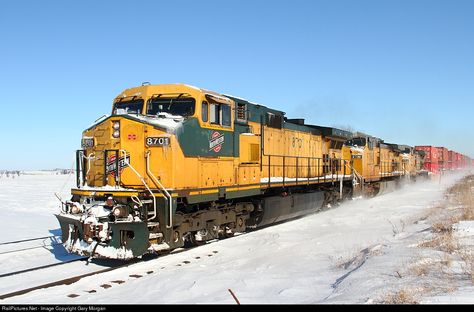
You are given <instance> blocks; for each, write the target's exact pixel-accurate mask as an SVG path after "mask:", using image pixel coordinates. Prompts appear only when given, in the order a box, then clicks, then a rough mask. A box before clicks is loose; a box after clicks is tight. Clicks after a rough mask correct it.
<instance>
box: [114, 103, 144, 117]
mask: <svg viewBox="0 0 474 312" xmlns="http://www.w3.org/2000/svg"><path fill="white" fill-rule="evenodd" d="M142 109H143V100H133V101H123V102H116V103H115V104H114V109H113V111H112V115H121V114H141V113H142Z"/></svg>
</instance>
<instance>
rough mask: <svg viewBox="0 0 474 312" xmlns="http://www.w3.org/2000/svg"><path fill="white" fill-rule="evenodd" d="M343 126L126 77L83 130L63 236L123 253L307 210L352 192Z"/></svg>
mask: <svg viewBox="0 0 474 312" xmlns="http://www.w3.org/2000/svg"><path fill="white" fill-rule="evenodd" d="M350 137H351V133H349V132H346V131H342V130H339V129H335V128H329V127H320V126H314V125H306V124H304V122H303V121H302V120H301V119H287V118H285V116H284V113H283V112H281V111H277V110H273V109H270V108H268V107H265V106H263V105H259V104H255V103H251V102H249V101H246V100H243V99H239V98H235V97H232V96H226V95H221V94H218V93H215V92H211V91H207V90H203V89H199V88H196V87H192V86H187V85H182V84H173V85H145V86H140V87H136V88H131V89H127V90H125V91H124V92H122V93H121V94H119V95H118V96H117V97H116V98H115V99H114V104H113V110H112V115H110V116H106V117H104V118H102V119H100V120H98V121H97V122H96V123H95V124H94V125H93V126H91V127H90V128H88V129H87V130H85V131H84V132H83V137H82V147H83V149H82V150H79V151H78V152H77V161H76V162H77V187H76V188H74V189H72V191H71V192H72V195H73V197H72V199H71V201H68V202H66V203H64V205H63V211H62V212H61V213H60V214H58V215H57V218H58V220H59V222H60V224H61V228H62V233H63V241H64V244H65V246H66V247H67V248H68V250H70V251H72V252H76V253H78V254H84V255H90V256H97V257H109V258H122V259H127V258H132V257H136V256H140V255H142V254H144V253H145V252H148V251H160V250H164V249H167V250H169V249H172V248H176V247H180V246H183V245H184V244H186V243H187V244H199V243H202V242H205V241H207V240H210V239H214V238H217V237H227V236H230V235H232V234H233V233H234V232H238V231H245V230H246V229H248V228H255V227H257V226H262V225H266V224H270V223H274V222H278V221H282V220H285V219H288V218H293V217H296V216H299V215H303V214H306V213H309V212H313V211H316V210H318V209H321V207H322V206H323V205H325V204H329V203H332V202H337V201H339V200H340V199H341V198H343V197H345V196H348V195H350V193H351V190H352V184H353V181H352V180H353V175H352V169H351V166H350V162H351V158H344V155H343V152H342V147H343V142H345V141H346V140H348V139H350Z"/></svg>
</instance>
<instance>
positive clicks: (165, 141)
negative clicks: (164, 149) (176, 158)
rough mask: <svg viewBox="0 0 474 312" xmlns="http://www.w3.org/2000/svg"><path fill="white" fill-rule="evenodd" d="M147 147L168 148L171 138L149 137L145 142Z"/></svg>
mask: <svg viewBox="0 0 474 312" xmlns="http://www.w3.org/2000/svg"><path fill="white" fill-rule="evenodd" d="M145 144H146V146H168V145H170V138H169V137H147V138H146V140H145Z"/></svg>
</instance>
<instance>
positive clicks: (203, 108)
mask: <svg viewBox="0 0 474 312" xmlns="http://www.w3.org/2000/svg"><path fill="white" fill-rule="evenodd" d="M208 106H209V105H208V104H207V102H206V101H204V102H202V106H201V111H202V113H201V116H202V121H204V122H207V121H208V119H209V110H208Z"/></svg>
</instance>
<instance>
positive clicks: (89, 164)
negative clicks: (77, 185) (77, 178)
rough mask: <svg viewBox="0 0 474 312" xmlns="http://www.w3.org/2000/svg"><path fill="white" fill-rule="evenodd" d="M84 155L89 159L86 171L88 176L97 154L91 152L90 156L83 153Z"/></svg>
mask: <svg viewBox="0 0 474 312" xmlns="http://www.w3.org/2000/svg"><path fill="white" fill-rule="evenodd" d="M82 157H83V158H84V159H86V160H87V172H86V176H87V175H88V174H89V171H91V160H93V159H95V154H94V153H90V154H89V156H86V155H84V154H82ZM83 170H84V169H83ZM83 183H84V182H83Z"/></svg>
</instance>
